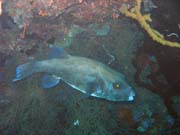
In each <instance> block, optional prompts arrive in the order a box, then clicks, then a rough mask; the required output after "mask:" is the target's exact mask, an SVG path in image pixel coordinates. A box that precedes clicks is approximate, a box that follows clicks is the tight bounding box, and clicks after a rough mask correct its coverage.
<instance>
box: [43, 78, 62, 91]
mask: <svg viewBox="0 0 180 135" xmlns="http://www.w3.org/2000/svg"><path fill="white" fill-rule="evenodd" d="M60 79H61V78H60V77H58V76H56V75H45V76H44V77H43V78H42V80H41V86H42V87H43V88H52V87H54V86H56V85H57V84H58V83H59V82H60Z"/></svg>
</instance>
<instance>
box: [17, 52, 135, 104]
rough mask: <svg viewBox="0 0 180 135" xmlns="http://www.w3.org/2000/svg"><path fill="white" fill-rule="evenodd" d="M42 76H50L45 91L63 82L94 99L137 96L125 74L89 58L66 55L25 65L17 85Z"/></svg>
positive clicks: (44, 82) (20, 70)
mask: <svg viewBox="0 0 180 135" xmlns="http://www.w3.org/2000/svg"><path fill="white" fill-rule="evenodd" d="M38 72H44V73H48V75H45V76H44V77H43V79H42V86H43V87H44V88H51V87H53V86H55V85H57V84H58V83H59V81H60V80H63V81H64V82H66V83H67V84H68V85H70V86H71V87H73V88H74V89H75V90H78V91H80V92H82V93H85V94H88V95H90V96H93V97H98V98H103V99H106V100H109V101H132V100H134V96H135V92H134V90H133V89H132V87H131V86H130V85H129V84H128V83H127V82H126V80H125V76H124V75H123V74H121V73H119V72H116V71H115V70H113V69H111V68H109V67H108V66H106V65H105V64H103V63H100V62H97V61H95V60H91V59H88V58H85V57H78V56H71V55H66V56H64V57H61V58H52V59H48V60H42V61H37V62H30V63H25V64H22V65H20V66H18V67H17V68H16V77H15V78H14V79H13V81H14V82H16V81H18V80H21V79H23V78H25V77H28V76H30V75H32V74H33V73H38Z"/></svg>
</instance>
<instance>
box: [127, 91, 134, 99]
mask: <svg viewBox="0 0 180 135" xmlns="http://www.w3.org/2000/svg"><path fill="white" fill-rule="evenodd" d="M134 97H135V92H134V91H133V90H131V92H130V94H129V98H128V101H133V100H134Z"/></svg>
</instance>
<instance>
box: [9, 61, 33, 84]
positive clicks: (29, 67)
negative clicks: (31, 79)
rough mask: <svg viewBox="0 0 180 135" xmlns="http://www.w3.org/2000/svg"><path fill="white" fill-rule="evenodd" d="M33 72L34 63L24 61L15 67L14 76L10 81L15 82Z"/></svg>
mask: <svg viewBox="0 0 180 135" xmlns="http://www.w3.org/2000/svg"><path fill="white" fill-rule="evenodd" d="M33 72H34V63H25V64H22V65H19V66H18V67H17V68H16V77H15V78H14V79H13V80H12V81H13V82H16V81H18V80H21V79H23V78H25V77H28V76H30V75H32V74H33Z"/></svg>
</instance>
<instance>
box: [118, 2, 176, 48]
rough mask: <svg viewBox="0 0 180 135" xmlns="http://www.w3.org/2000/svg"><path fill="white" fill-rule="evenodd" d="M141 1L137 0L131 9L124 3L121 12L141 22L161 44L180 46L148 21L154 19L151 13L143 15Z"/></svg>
mask: <svg viewBox="0 0 180 135" xmlns="http://www.w3.org/2000/svg"><path fill="white" fill-rule="evenodd" d="M141 2H142V0H136V6H135V7H134V8H132V9H131V10H130V11H129V10H128V7H127V6H126V5H125V4H124V5H123V6H122V7H121V8H120V12H121V13H123V14H124V15H126V16H127V17H130V18H132V19H135V20H137V21H138V22H139V24H140V25H141V27H142V28H144V30H145V31H146V32H147V33H148V35H149V36H150V37H151V38H152V39H153V40H154V41H156V42H158V43H160V44H161V45H166V46H170V47H180V43H177V42H171V41H168V40H166V39H165V38H164V36H163V35H162V34H161V33H159V32H158V31H157V30H155V29H153V28H152V27H151V26H150V25H149V24H148V22H151V21H152V19H151V17H150V14H145V15H143V14H142V13H141Z"/></svg>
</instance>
